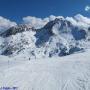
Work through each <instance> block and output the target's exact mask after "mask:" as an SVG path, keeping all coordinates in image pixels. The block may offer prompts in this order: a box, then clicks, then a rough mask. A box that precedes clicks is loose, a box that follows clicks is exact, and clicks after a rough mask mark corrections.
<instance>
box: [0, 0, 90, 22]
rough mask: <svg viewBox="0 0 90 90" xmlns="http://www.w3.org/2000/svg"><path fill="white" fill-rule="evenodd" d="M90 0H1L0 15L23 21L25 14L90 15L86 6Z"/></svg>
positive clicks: (44, 15) (43, 15)
mask: <svg viewBox="0 0 90 90" xmlns="http://www.w3.org/2000/svg"><path fill="white" fill-rule="evenodd" d="M86 5H90V0H0V16H3V17H6V18H9V19H11V20H14V21H17V22H19V21H21V19H22V17H25V16H36V17H42V18H44V17H47V16H49V15H56V16H57V15H62V16H65V17H66V16H74V15H76V14H78V13H80V14H82V15H84V16H88V17H90V13H89V12H86V11H85V10H84V9H85V6H86Z"/></svg>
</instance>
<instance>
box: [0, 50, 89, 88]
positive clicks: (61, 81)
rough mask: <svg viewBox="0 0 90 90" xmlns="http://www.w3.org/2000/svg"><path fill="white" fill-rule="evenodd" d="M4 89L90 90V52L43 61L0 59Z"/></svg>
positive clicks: (0, 81) (0, 85) (0, 82)
mask: <svg viewBox="0 0 90 90" xmlns="http://www.w3.org/2000/svg"><path fill="white" fill-rule="evenodd" d="M0 87H18V90H90V50H86V51H85V52H83V53H81V52H80V53H76V54H72V55H68V56H64V57H53V58H46V59H44V58H43V59H40V60H39V59H38V60H28V59H26V60H25V59H23V58H21V57H18V59H17V57H16V58H13V59H12V58H8V57H5V56H0Z"/></svg>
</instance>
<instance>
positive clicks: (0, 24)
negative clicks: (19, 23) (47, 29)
mask: <svg viewBox="0 0 90 90" xmlns="http://www.w3.org/2000/svg"><path fill="white" fill-rule="evenodd" d="M15 25H16V23H15V22H12V21H10V20H9V19H6V18H4V17H2V16H0V32H3V31H4V30H6V29H8V28H10V27H12V26H15Z"/></svg>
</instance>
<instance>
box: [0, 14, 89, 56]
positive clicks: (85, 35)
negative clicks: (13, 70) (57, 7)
mask: <svg viewBox="0 0 90 90" xmlns="http://www.w3.org/2000/svg"><path fill="white" fill-rule="evenodd" d="M87 21H88V22H87ZM89 21H90V19H89V18H86V17H84V16H81V15H76V16H75V17H74V18H72V17H67V18H63V17H59V18H55V19H54V20H52V21H49V22H48V23H47V24H46V25H45V26H43V27H42V28H40V29H36V28H35V27H32V26H31V25H30V24H20V25H16V26H13V27H11V28H10V29H8V30H6V31H5V32H3V33H1V34H0V54H1V55H9V56H16V55H20V54H21V55H22V54H23V55H22V56H27V54H28V55H29V57H30V58H31V57H33V58H40V57H52V56H65V55H69V54H72V53H74V52H77V51H83V50H85V49H86V48H89V47H90V23H89Z"/></svg>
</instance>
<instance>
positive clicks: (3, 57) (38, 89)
mask: <svg viewBox="0 0 90 90" xmlns="http://www.w3.org/2000/svg"><path fill="white" fill-rule="evenodd" d="M29 18H30V20H31V17H29ZM52 18H53V19H51V20H47V23H46V21H43V20H42V19H38V20H36V21H37V22H34V21H35V18H34V20H33V23H31V24H30V23H23V24H19V25H14V26H13V27H12V26H10V25H11V24H12V22H10V25H9V26H8V25H7V27H9V29H7V30H6V29H4V31H2V30H0V31H1V32H0V89H1V90H2V89H5V88H6V89H10V90H12V89H14V90H90V19H89V18H87V17H84V16H82V15H80V14H78V15H76V16H74V17H66V18H63V17H56V18H55V17H52ZM26 21H27V20H26ZM28 22H29V21H28ZM38 22H39V26H37V25H38ZM41 22H42V23H43V22H44V24H45V23H46V24H45V25H44V24H41ZM34 23H35V25H36V27H40V28H38V29H37V28H36V27H34V25H33V24H34ZM2 26H3V28H4V24H2V25H1V27H2ZM8 56H9V57H8ZM61 56H62V57H61ZM64 56H65V57H64ZM49 57H52V58H49Z"/></svg>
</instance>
